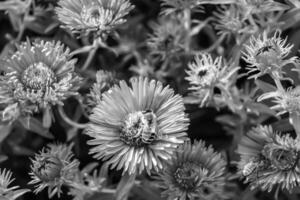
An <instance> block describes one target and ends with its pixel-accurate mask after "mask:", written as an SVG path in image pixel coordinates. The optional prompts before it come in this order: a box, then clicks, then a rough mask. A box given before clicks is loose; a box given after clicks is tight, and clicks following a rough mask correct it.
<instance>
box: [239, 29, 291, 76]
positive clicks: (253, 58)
mask: <svg viewBox="0 0 300 200" xmlns="http://www.w3.org/2000/svg"><path fill="white" fill-rule="evenodd" d="M292 48H293V45H290V44H287V39H281V38H280V32H279V31H276V32H275V34H274V35H273V37H271V38H269V37H268V35H267V32H264V33H263V34H262V35H259V36H258V37H256V36H252V37H251V39H250V43H249V44H248V45H246V46H245V52H243V54H244V56H243V58H244V60H245V61H246V62H247V63H249V65H248V69H249V73H253V72H258V73H257V74H254V75H252V76H250V78H257V77H259V76H262V75H264V74H270V75H272V76H275V77H278V78H283V74H284V72H283V70H282V68H283V67H284V66H285V65H287V64H296V62H297V58H296V57H291V58H287V57H288V55H289V53H290V52H291V49H292Z"/></svg>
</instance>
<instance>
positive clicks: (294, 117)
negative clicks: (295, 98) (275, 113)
mask: <svg viewBox="0 0 300 200" xmlns="http://www.w3.org/2000/svg"><path fill="white" fill-rule="evenodd" d="M290 123H291V124H292V125H293V127H294V129H295V131H296V133H297V136H298V137H300V116H299V115H298V114H297V113H296V112H292V113H291V114H290Z"/></svg>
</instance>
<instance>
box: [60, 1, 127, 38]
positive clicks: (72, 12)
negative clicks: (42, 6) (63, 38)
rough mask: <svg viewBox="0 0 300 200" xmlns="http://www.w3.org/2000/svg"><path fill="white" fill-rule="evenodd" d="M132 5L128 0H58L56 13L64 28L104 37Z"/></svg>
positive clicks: (122, 20)
mask: <svg viewBox="0 0 300 200" xmlns="http://www.w3.org/2000/svg"><path fill="white" fill-rule="evenodd" d="M132 9H133V5H131V3H130V2H129V1H128V0H60V1H59V2H58V7H56V13H57V16H58V19H59V21H61V23H62V24H63V27H64V28H67V29H69V30H71V31H72V32H73V33H80V34H83V35H89V34H90V33H92V34H94V35H95V36H96V37H99V36H100V37H101V38H105V37H106V36H107V34H109V33H110V32H112V31H113V30H114V29H115V28H116V27H117V26H119V25H121V24H123V23H125V22H126V19H125V18H124V17H125V16H126V15H127V14H128V13H129V12H130V11H131V10H132Z"/></svg>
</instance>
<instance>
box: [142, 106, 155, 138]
mask: <svg viewBox="0 0 300 200" xmlns="http://www.w3.org/2000/svg"><path fill="white" fill-rule="evenodd" d="M143 115H144V117H145V119H146V120H147V122H148V126H147V127H145V128H144V130H143V132H142V135H141V136H142V141H143V143H145V144H151V143H152V142H153V141H154V140H156V138H157V132H158V131H157V118H156V116H155V114H154V113H153V111H152V110H146V111H143Z"/></svg>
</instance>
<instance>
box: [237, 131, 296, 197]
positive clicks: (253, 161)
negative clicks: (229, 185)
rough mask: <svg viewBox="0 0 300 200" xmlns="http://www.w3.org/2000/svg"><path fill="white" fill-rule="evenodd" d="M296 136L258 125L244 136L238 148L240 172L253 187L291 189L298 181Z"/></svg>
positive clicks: (268, 189) (269, 189)
mask: <svg viewBox="0 0 300 200" xmlns="http://www.w3.org/2000/svg"><path fill="white" fill-rule="evenodd" d="M299 142H300V141H299V138H296V139H294V138H292V137H291V136H290V135H288V134H286V135H280V134H279V133H277V132H275V131H273V129H272V127H271V126H258V127H255V128H253V129H252V130H250V131H249V132H248V133H247V135H245V136H243V138H242V139H241V142H240V144H239V146H238V149H237V152H238V154H240V161H239V163H238V167H239V171H240V173H241V174H242V175H243V176H244V177H245V178H246V180H245V182H246V183H250V186H251V188H252V189H254V188H261V189H262V190H267V191H269V192H270V191H271V190H272V189H273V188H275V187H277V188H280V189H287V190H289V191H291V190H292V189H293V188H294V187H297V186H299V184H300V168H299V167H300V162H299V150H300V149H299V148H300V146H299Z"/></svg>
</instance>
